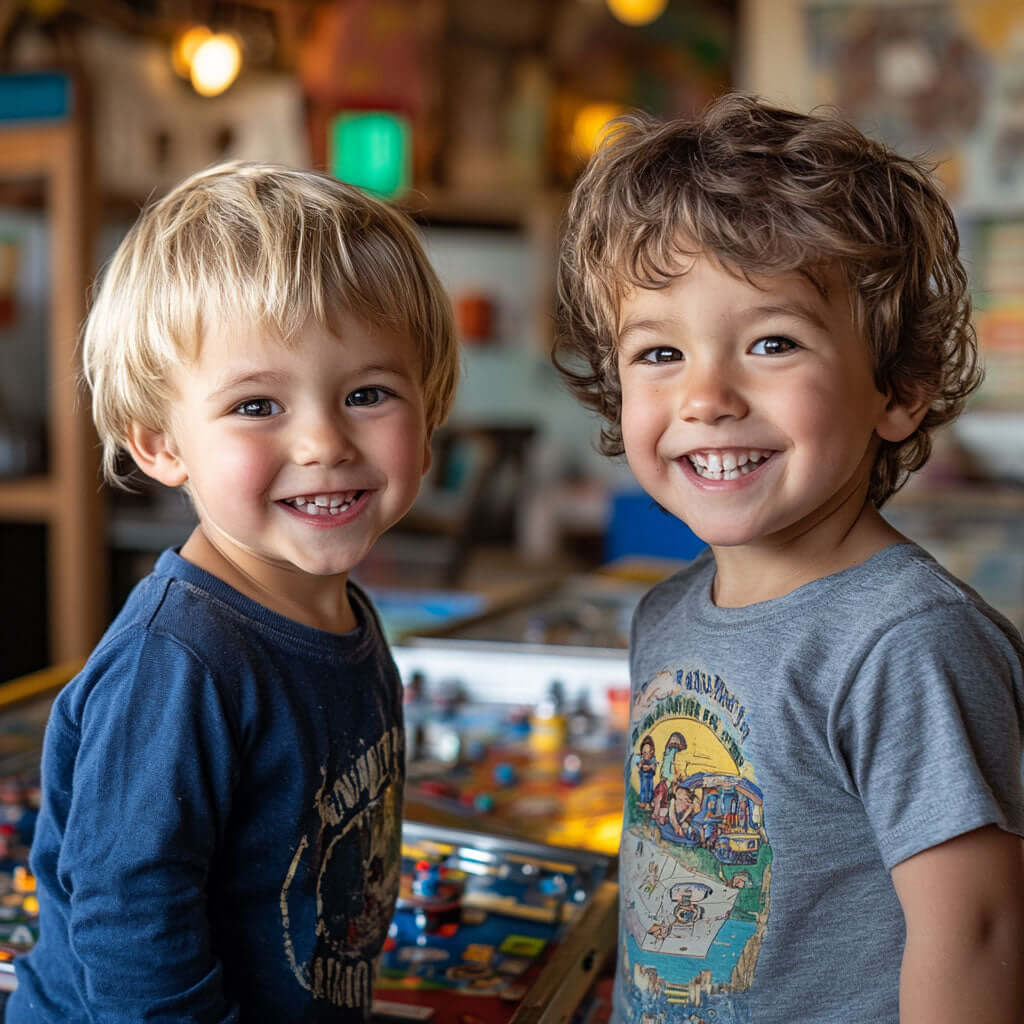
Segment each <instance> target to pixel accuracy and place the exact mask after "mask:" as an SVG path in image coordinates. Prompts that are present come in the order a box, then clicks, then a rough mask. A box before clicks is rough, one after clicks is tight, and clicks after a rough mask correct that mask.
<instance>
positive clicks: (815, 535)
mask: <svg viewBox="0 0 1024 1024" xmlns="http://www.w3.org/2000/svg"><path fill="white" fill-rule="evenodd" d="M906 539H907V538H906V537H904V536H903V534H901V533H899V531H897V530H895V529H894V528H893V527H892V526H890V525H889V523H887V522H886V521H885V519H883V518H882V515H881V513H880V512H879V511H878V509H877V508H875V506H874V505H872V504H871V503H870V502H869V501H867V498H866V494H865V493H862V489H858V491H857V492H856V493H853V494H850V495H849V496H847V497H846V498H845V499H843V500H842V502H841V503H840V504H839V505H838V507H836V508H835V509H832V510H831V511H830V512H829V514H828V516H827V518H822V519H819V520H817V521H815V522H811V523H808V524H806V525H804V526H803V527H802V528H801V529H799V530H798V531H795V532H793V533H792V534H791V535H789V536H786V537H783V538H777V539H775V538H769V539H768V540H766V541H763V542H759V543H755V544H746V545H741V546H737V547H715V548H713V549H712V553H713V554H714V556H715V564H716V574H715V580H714V583H713V584H712V591H711V594H712V599H713V600H714V602H715V604H716V605H719V606H720V607H723V608H741V607H743V606H744V605H749V604H757V603H758V602H761V601H770V600H771V599H772V598H776V597H782V596H783V595H785V594H789V593H791V592H792V591H794V590H796V589H797V588H798V587H802V586H803V585H804V584H806V583H811V582H813V581H814V580H817V579H822V578H823V577H825V576H831V575H832V574H833V573H837V572H841V571H842V570H843V569H849V568H851V567H852V566H855V565H860V564H861V563H862V562H866V561H867V560H868V559H869V558H870V557H871V556H872V555H874V554H877V553H878V552H879V551H881V550H882V549H883V548H886V547H889V546H890V545H892V544H899V543H901V542H903V541H905V540H906Z"/></svg>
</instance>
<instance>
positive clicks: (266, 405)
mask: <svg viewBox="0 0 1024 1024" xmlns="http://www.w3.org/2000/svg"><path fill="white" fill-rule="evenodd" d="M280 411H281V406H279V405H278V404H277V402H275V401H274V400H273V399H271V398H247V399H246V400H245V401H244V402H241V403H239V404H238V405H236V406H235V412H237V413H238V414H239V416H247V417H249V418H250V419H260V418H263V417H266V416H273V415H274V414H275V413H279V412H280Z"/></svg>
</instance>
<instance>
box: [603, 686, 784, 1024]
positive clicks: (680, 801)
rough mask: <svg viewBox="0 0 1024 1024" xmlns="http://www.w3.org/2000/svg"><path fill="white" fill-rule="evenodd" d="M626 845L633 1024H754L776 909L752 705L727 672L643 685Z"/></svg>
mask: <svg viewBox="0 0 1024 1024" xmlns="http://www.w3.org/2000/svg"><path fill="white" fill-rule="evenodd" d="M630 722H631V733H630V746H629V757H628V759H627V765H626V812H625V828H624V831H623V836H622V846H621V849H620V857H619V861H620V874H619V880H620V884H621V893H620V900H621V910H622V913H621V918H620V926H619V976H618V982H617V987H618V989H619V994H620V997H621V999H622V1001H623V1002H624V1004H625V1005H624V1007H622V1009H623V1012H624V1013H625V1016H626V1020H628V1021H630V1022H631V1024H693V1022H701V1021H714V1022H715V1024H724V1022H736V1024H741V1022H744V1021H747V1020H749V1016H748V1015H747V1013H746V1012H745V1011H744V1010H742V1009H740V1007H739V1006H738V1005H737V1004H736V1002H735V1001H734V1000H733V999H732V998H731V996H732V994H733V993H737V992H742V991H745V990H746V989H747V988H749V987H750V984H751V982H752V980H753V976H754V969H755V967H756V965H757V957H758V952H759V951H760V948H761V942H762V940H763V938H764V934H765V929H766V927H767V923H768V915H769V907H770V900H769V886H770V882H771V861H772V852H771V846H770V845H769V842H768V835H767V832H766V831H765V813H764V795H763V794H762V792H761V790H760V789H759V788H758V786H757V784H756V782H755V778H754V768H753V765H751V764H750V762H749V761H748V760H747V759H746V757H745V755H744V752H743V745H744V742H745V740H746V739H747V737H748V736H749V733H750V723H749V721H748V715H747V711H746V708H745V707H744V706H743V704H742V702H741V701H740V700H739V699H738V698H737V697H736V696H735V694H733V693H732V692H731V691H730V690H729V687H728V685H727V684H726V682H725V681H724V680H722V679H720V678H719V677H718V676H716V675H714V674H712V673H708V672H702V671H690V670H679V671H675V672H669V671H663V672H659V673H658V674H657V675H655V676H654V677H653V678H651V679H650V680H648V681H647V682H645V683H643V684H642V685H640V686H639V687H637V688H636V689H635V690H634V693H633V698H632V710H631V716H630Z"/></svg>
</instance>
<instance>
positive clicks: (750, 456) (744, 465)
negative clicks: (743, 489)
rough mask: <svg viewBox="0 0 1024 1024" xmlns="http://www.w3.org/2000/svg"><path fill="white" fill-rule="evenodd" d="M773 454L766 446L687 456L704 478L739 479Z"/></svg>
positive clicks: (702, 452)
mask: <svg viewBox="0 0 1024 1024" xmlns="http://www.w3.org/2000/svg"><path fill="white" fill-rule="evenodd" d="M772 454H773V453H772V452H771V451H769V450H767V449H764V448H730V449H728V450H723V449H718V450H715V451H701V452H689V453H687V455H686V456H685V458H686V459H687V461H688V462H689V463H690V465H691V466H693V469H694V472H695V473H696V474H697V476H699V477H701V478H702V479H704V480H738V479H739V478H740V477H741V476H747V474H749V473H753V472H754V470H755V469H757V468H758V466H760V465H761V464H762V463H763V462H764V461H765V460H766V459H769V458H771V456H772Z"/></svg>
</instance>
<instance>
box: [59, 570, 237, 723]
mask: <svg viewBox="0 0 1024 1024" xmlns="http://www.w3.org/2000/svg"><path fill="white" fill-rule="evenodd" d="M240 639H241V638H240V637H239V636H238V634H237V627H236V626H235V625H234V623H233V622H232V619H231V616H230V615H228V614H225V610H224V609H222V608H221V607H219V605H218V602H217V601H215V600H213V599H211V598H210V597H209V595H207V594H204V593H203V591H202V590H201V589H198V588H196V587H194V586H191V585H189V584H188V583H186V582H184V581H182V580H178V579H175V578H174V577H173V576H168V575H166V574H163V573H159V572H154V573H150V574H149V575H148V576H146V577H144V578H143V579H142V580H141V581H140V582H139V583H138V584H137V585H136V587H135V588H134V589H133V591H132V593H131V594H130V595H129V597H128V599H127V601H126V602H125V604H124V607H123V608H122V609H121V611H120V613H119V614H118V615H117V617H116V618H115V619H114V621H113V623H111V625H110V627H109V628H108V629H107V631H106V633H105V634H104V636H103V638H102V639H101V640H100V642H99V644H97V646H96V648H95V649H94V650H93V652H92V654H91V655H90V656H89V658H88V660H87V661H86V663H85V665H84V666H83V668H82V670H81V671H80V672H79V673H78V674H77V675H76V676H75V677H74V679H72V680H71V682H69V683H68V685H67V686H66V687H65V688H64V690H62V691H61V693H60V695H59V697H58V698H57V701H56V702H55V704H54V715H53V718H54V720H55V722H56V723H57V724H60V723H63V724H64V725H65V726H66V727H70V726H75V727H77V726H80V725H81V723H82V722H83V720H84V719H85V718H86V716H87V715H89V714H93V713H95V714H99V715H106V714H108V713H110V712H111V710H112V709H114V708H116V707H118V706H121V705H125V706H127V705H129V704H130V705H131V706H133V707H135V708H140V707H141V706H142V705H143V704H144V703H146V702H148V701H153V700H156V699H160V700H162V701H167V700H169V699H173V700H175V701H179V702H182V710H183V711H184V704H185V703H187V702H188V701H201V700H207V701H208V700H209V699H210V694H211V692H212V693H217V692H219V690H220V682H219V680H220V679H221V678H227V677H228V676H229V675H230V673H226V672H225V667H226V666H228V665H229V664H230V662H231V661H232V660H237V659H238V657H239V655H240V652H241V651H243V650H244V647H245V645H243V644H241V643H240V642H239V641H240ZM190 695H191V696H190Z"/></svg>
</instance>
